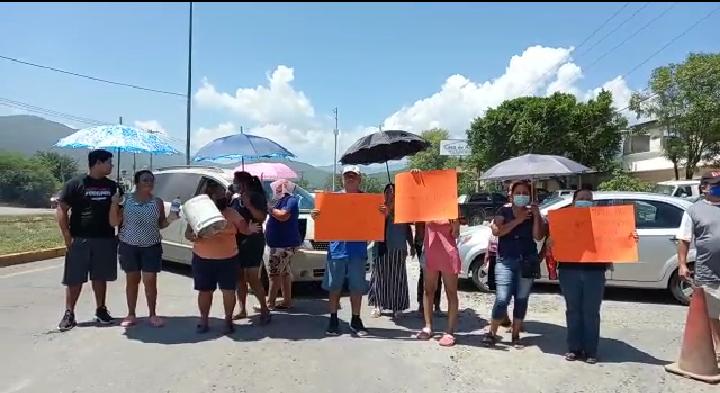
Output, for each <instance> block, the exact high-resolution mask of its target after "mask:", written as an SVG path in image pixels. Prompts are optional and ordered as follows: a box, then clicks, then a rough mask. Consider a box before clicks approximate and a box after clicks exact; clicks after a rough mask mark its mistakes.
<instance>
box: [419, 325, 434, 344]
mask: <svg viewBox="0 0 720 393" xmlns="http://www.w3.org/2000/svg"><path fill="white" fill-rule="evenodd" d="M415 338H416V339H418V340H422V341H428V340H430V339H431V338H432V330H430V328H426V327H424V328H422V330H420V332H418V334H416V335H415Z"/></svg>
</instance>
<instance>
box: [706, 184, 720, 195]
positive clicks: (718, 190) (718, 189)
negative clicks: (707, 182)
mask: <svg viewBox="0 0 720 393" xmlns="http://www.w3.org/2000/svg"><path fill="white" fill-rule="evenodd" d="M708 194H709V195H710V196H713V197H715V198H720V186H712V187H711V188H710V189H709V190H708Z"/></svg>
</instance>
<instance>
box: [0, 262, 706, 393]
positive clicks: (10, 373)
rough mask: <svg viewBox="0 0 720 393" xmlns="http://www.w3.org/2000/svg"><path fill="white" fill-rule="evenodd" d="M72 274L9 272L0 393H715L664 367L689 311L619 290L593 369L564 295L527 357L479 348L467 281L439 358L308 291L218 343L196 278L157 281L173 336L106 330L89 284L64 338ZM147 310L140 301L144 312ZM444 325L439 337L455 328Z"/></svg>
mask: <svg viewBox="0 0 720 393" xmlns="http://www.w3.org/2000/svg"><path fill="white" fill-rule="evenodd" d="M416 270H417V262H409V263H408V271H409V272H410V274H411V278H410V280H411V283H410V286H411V288H412V287H413V285H414V283H415V276H416V273H417V271H416ZM61 273H62V260H60V259H54V260H50V261H44V262H37V263H32V264H26V265H19V266H13V267H7V268H0V348H2V359H3V362H2V367H0V393H10V392H50V391H52V392H122V393H126V392H263V393H266V392H312V393H321V392H333V393H337V392H343V393H352V392H362V393H368V392H504V393H507V392H523V393H529V392H643V393H648V392H683V393H687V392H693V393H704V392H717V387H713V386H710V385H706V384H703V383H700V382H695V381H691V380H687V379H684V378H680V377H677V376H675V375H672V374H668V373H666V372H665V371H664V369H663V365H664V364H667V363H670V362H672V361H674V360H675V359H676V356H677V355H678V353H679V349H680V338H681V335H682V329H683V324H684V319H685V315H686V314H685V313H686V308H685V307H682V306H678V305H676V304H674V303H673V301H672V300H671V299H670V297H669V296H667V295H666V294H665V293H663V292H655V291H651V292H647V291H618V290H610V291H609V292H608V296H606V301H605V302H604V304H603V325H602V339H601V343H600V360H601V363H600V364H597V365H587V364H584V363H582V362H575V363H568V362H566V361H565V360H564V357H563V354H564V352H565V344H564V340H565V328H564V305H563V302H562V298H561V297H560V296H559V295H558V294H557V293H556V289H555V288H552V287H542V288H540V293H536V294H534V295H533V297H532V298H531V300H530V311H529V314H528V321H527V323H526V328H527V331H528V332H527V333H526V334H525V335H524V338H525V341H526V344H527V347H526V348H524V349H522V350H516V349H513V348H510V347H508V346H500V347H499V348H498V349H487V348H484V347H482V346H481V345H480V335H481V334H482V333H483V332H484V328H485V326H486V324H487V321H486V318H487V317H488V315H489V311H490V306H491V304H492V299H493V296H492V295H491V294H481V293H478V292H475V291H472V290H471V289H470V286H469V285H463V288H464V290H463V292H462V294H461V300H460V304H461V309H463V311H462V314H461V319H460V332H459V334H458V345H457V346H455V347H454V348H441V347H439V346H438V345H437V342H435V341H430V342H418V341H416V340H415V339H413V338H412V335H413V334H414V333H415V332H416V331H417V329H418V328H419V327H420V326H421V321H420V319H419V318H418V317H416V316H414V315H412V314H408V315H406V316H403V317H401V318H399V319H397V320H396V321H393V320H392V319H390V318H389V317H382V318H380V319H371V318H369V317H367V316H366V317H364V320H365V324H366V326H368V327H369V328H370V332H371V335H372V336H371V337H366V338H354V337H351V336H350V335H349V334H344V335H342V336H340V337H325V335H324V329H325V327H326V323H327V316H326V315H325V312H326V306H327V302H326V300H325V296H324V294H323V292H322V291H320V290H318V289H314V288H312V287H310V288H309V287H307V286H305V287H303V288H299V291H298V296H299V298H298V300H297V301H296V307H295V309H293V310H292V311H291V312H289V313H276V314H275V315H274V316H273V321H272V324H271V325H269V326H266V327H260V326H256V325H254V323H255V322H256V319H255V316H254V315H251V318H250V320H245V321H241V322H239V323H238V328H237V332H236V333H235V334H234V335H232V336H230V337H226V336H221V335H220V333H219V332H220V328H221V322H222V321H221V320H220V319H218V318H221V315H222V311H221V301H220V296H219V294H217V295H216V298H215V304H214V305H213V311H212V316H214V317H216V318H215V319H213V320H212V322H211V323H212V329H213V330H211V332H210V333H209V334H205V335H198V334H196V333H195V324H196V315H197V311H196V296H195V292H194V291H193V290H192V280H191V278H190V277H189V271H188V269H178V268H173V269H172V270H171V271H169V272H164V273H162V274H161V276H160V278H159V292H160V296H159V312H160V313H161V315H163V316H165V318H166V323H167V324H166V326H165V327H163V328H159V329H157V328H152V327H150V326H149V325H148V324H147V321H146V319H145V318H141V319H140V320H139V325H138V326H136V327H134V328H131V329H128V330H125V329H123V328H122V327H120V326H119V325H115V326H110V327H96V326H95V325H94V324H93V323H91V322H89V321H90V319H91V317H92V315H93V310H94V302H93V300H92V293H91V292H90V290H89V288H86V289H85V291H84V292H83V294H82V297H81V300H80V304H79V306H78V310H77V313H76V315H77V318H78V320H79V322H80V326H78V327H76V328H75V329H73V330H71V331H69V332H66V333H58V332H56V330H55V327H56V326H57V323H58V321H59V319H60V317H61V314H62V311H63V287H62V286H61V285H60V277H61ZM120 277H122V274H121V275H120ZM123 286H124V282H123V280H122V279H120V280H119V281H118V282H116V283H113V284H112V285H111V286H110V293H109V300H108V304H109V309H110V311H111V313H112V314H113V315H114V316H115V317H118V318H120V317H122V316H123V313H124V312H125V311H126V308H125V300H124V291H123ZM141 292H142V291H141ZM413 292H414V291H413ZM413 298H414V296H411V299H413ZM143 303H144V296H143V295H140V299H139V307H138V313H139V315H140V316H143V315H144V313H145V312H146V308H145V307H144V305H143ZM252 303H255V301H254V300H253V302H252ZM413 304H415V302H414V301H413ZM368 311H369V310H368V309H367V308H364V309H363V313H364V315H367V312H368ZM349 312H350V306H349V302H348V299H347V298H343V309H342V310H341V315H340V316H341V318H342V319H343V320H345V321H347V320H348V319H349ZM436 323H437V328H436V330H439V331H441V330H442V328H443V327H444V324H445V322H444V320H443V318H438V319H437V322H436ZM345 329H347V326H345ZM505 341H506V342H507V341H509V334H505Z"/></svg>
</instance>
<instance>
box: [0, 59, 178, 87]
mask: <svg viewBox="0 0 720 393" xmlns="http://www.w3.org/2000/svg"><path fill="white" fill-rule="evenodd" d="M0 59H3V60H8V61H11V62H13V63H17V64H22V65H26V66H30V67H36V68H42V69H45V70H49V71H54V72H59V73H61V74H66V75H71V76H75V77H78V78H84V79H89V80H91V81H94V82H101V83H107V84H111V85H116V86H124V87H130V88H133V89H136V90H143V91H149V92H152V93H158V94H168V95H174V96H180V97H186V95H185V94H182V93H176V92H173V91H167V90H158V89H151V88H149V87H143V86H139V85H136V84H133V83H125V82H118V81H112V80H108V79H103V78H99V77H96V76H92V75H86V74H81V73H77V72H72V71H66V70H63V69H60V68H57V67H52V66H48V65H43V64H37V63H32V62H29V61H24V60H20V59H17V58H14V57H10V56H3V55H0Z"/></svg>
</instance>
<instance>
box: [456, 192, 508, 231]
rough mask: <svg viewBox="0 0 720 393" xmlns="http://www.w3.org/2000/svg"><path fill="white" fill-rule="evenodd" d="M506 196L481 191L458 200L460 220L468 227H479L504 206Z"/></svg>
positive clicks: (506, 200) (499, 193) (506, 199)
mask: <svg viewBox="0 0 720 393" xmlns="http://www.w3.org/2000/svg"><path fill="white" fill-rule="evenodd" d="M507 202H508V198H507V196H506V195H505V194H504V193H502V192H491V191H481V192H476V193H472V194H469V195H463V196H461V197H460V198H458V207H459V209H460V218H462V219H464V220H466V221H467V224H468V225H480V224H482V223H483V221H485V220H489V219H491V218H492V216H493V215H494V214H495V212H496V211H497V210H498V209H500V208H501V207H502V206H503V205H504V204H506V203H507Z"/></svg>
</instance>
